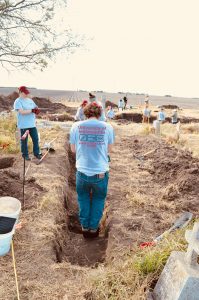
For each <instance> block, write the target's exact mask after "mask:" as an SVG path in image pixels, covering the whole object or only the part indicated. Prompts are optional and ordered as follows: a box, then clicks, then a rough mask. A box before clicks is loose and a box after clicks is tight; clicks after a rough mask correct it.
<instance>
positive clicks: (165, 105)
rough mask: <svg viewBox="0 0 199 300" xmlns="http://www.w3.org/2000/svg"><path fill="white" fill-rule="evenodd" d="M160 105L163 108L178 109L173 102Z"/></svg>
mask: <svg viewBox="0 0 199 300" xmlns="http://www.w3.org/2000/svg"><path fill="white" fill-rule="evenodd" d="M161 107H162V108H165V109H179V106H177V105H173V104H164V105H161Z"/></svg>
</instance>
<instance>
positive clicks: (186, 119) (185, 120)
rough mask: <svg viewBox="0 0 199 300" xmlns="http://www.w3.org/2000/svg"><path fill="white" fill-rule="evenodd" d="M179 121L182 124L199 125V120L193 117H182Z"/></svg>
mask: <svg viewBox="0 0 199 300" xmlns="http://www.w3.org/2000/svg"><path fill="white" fill-rule="evenodd" d="M179 120H180V122H181V123H182V124H189V123H199V119H197V118H192V117H181V118H179Z"/></svg>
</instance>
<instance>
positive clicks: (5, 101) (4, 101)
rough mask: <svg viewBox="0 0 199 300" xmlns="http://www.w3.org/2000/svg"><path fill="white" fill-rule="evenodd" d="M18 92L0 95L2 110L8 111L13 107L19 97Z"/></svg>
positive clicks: (0, 109)
mask: <svg viewBox="0 0 199 300" xmlns="http://www.w3.org/2000/svg"><path fill="white" fill-rule="evenodd" d="M17 97H18V93H17V92H13V93H12V94H10V95H8V96H4V95H0V111H7V110H10V109H12V106H13V103H14V101H15V99H17Z"/></svg>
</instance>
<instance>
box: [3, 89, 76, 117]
mask: <svg viewBox="0 0 199 300" xmlns="http://www.w3.org/2000/svg"><path fill="white" fill-rule="evenodd" d="M18 97H19V94H18V93H17V92H13V93H12V94H10V95H8V96H4V95H1V96H0V111H8V110H11V109H13V103H14V101H15V100H16V99H17V98H18ZM32 99H33V101H34V102H35V103H36V105H37V106H38V107H39V108H46V110H41V114H46V113H63V112H67V113H70V114H74V113H75V111H76V109H75V108H70V107H67V106H65V105H64V104H62V103H54V102H51V101H50V100H49V99H46V98H39V97H33V98H32Z"/></svg>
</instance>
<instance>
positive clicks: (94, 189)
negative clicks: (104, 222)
mask: <svg viewBox="0 0 199 300" xmlns="http://www.w3.org/2000/svg"><path fill="white" fill-rule="evenodd" d="M108 179H109V173H108V172H106V173H105V176H104V178H98V177H97V176H86V175H84V174H82V173H80V172H78V171H77V174H76V191H77V195H78V205H79V218H80V223H81V225H82V227H84V228H89V229H97V228H98V226H99V223H100V220H101V218H102V215H103V210H104V204H105V200H106V196H107V189H108Z"/></svg>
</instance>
